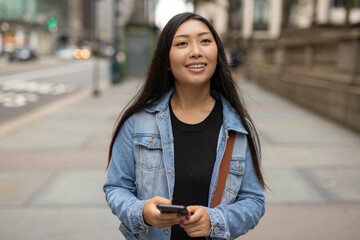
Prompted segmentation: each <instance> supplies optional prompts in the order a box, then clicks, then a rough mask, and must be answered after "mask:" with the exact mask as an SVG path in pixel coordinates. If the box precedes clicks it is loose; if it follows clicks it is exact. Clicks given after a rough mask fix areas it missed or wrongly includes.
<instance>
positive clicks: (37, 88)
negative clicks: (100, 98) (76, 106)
mask: <svg viewBox="0 0 360 240" xmlns="http://www.w3.org/2000/svg"><path fill="white" fill-rule="evenodd" d="M45 60H47V61H45ZM96 63H98V64H97V65H98V72H99V74H98V76H99V79H100V78H101V79H104V78H108V71H109V69H108V61H105V60H104V61H97V62H96ZM22 64H23V65H22ZM93 66H94V62H93V61H91V60H86V61H79V60H68V61H59V60H56V59H54V58H46V59H43V60H39V62H29V63H6V62H5V63H3V65H2V66H1V67H0V112H1V116H0V124H2V123H4V122H7V121H9V120H12V119H14V118H18V117H20V116H22V115H24V114H26V113H28V112H31V111H33V110H35V109H38V108H40V107H42V106H44V105H46V104H48V103H49V102H53V101H55V100H58V99H60V98H63V97H64V96H67V95H69V94H71V93H74V92H78V91H81V90H84V89H85V88H88V87H91V86H92V84H93V78H92V75H93Z"/></svg>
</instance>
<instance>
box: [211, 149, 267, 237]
mask: <svg viewBox="0 0 360 240" xmlns="http://www.w3.org/2000/svg"><path fill="white" fill-rule="evenodd" d="M245 166H246V167H245V175H244V177H243V181H242V184H241V187H240V191H239V193H238V196H237V197H236V199H235V201H234V203H232V204H230V205H226V204H220V205H218V206H217V207H215V208H213V209H212V208H207V211H208V213H209V216H210V221H211V230H210V233H209V236H210V237H212V238H213V239H214V240H217V239H235V238H236V237H238V236H240V235H244V234H245V233H247V232H248V231H249V230H251V229H253V228H254V227H255V226H256V225H257V224H258V222H259V221H260V218H261V217H262V216H263V215H264V213H265V189H264V187H263V186H262V184H261V183H260V181H259V180H258V178H257V176H256V172H255V169H254V166H253V162H252V157H251V153H250V150H249V147H247V150H246V159H245Z"/></svg>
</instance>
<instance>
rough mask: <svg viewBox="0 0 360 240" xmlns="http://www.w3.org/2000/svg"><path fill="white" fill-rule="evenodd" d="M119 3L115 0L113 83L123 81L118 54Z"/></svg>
mask: <svg viewBox="0 0 360 240" xmlns="http://www.w3.org/2000/svg"><path fill="white" fill-rule="evenodd" d="M119 3H120V0H114V1H113V4H114V6H113V7H114V13H113V30H114V38H113V39H114V55H113V56H112V58H111V82H112V83H113V84H116V83H119V82H121V72H120V71H121V69H120V64H119V62H118V59H117V56H118V53H119V51H120V38H119V18H120V14H121V13H120V11H119Z"/></svg>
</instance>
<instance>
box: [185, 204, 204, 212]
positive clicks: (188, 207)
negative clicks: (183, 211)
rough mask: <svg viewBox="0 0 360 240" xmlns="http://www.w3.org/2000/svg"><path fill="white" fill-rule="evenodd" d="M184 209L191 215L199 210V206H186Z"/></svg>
mask: <svg viewBox="0 0 360 240" xmlns="http://www.w3.org/2000/svg"><path fill="white" fill-rule="evenodd" d="M186 208H187V209H188V210H189V212H190V213H191V214H193V213H195V211H196V210H198V209H199V208H201V206H197V205H194V206H187V207H186Z"/></svg>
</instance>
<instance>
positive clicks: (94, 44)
mask: <svg viewBox="0 0 360 240" xmlns="http://www.w3.org/2000/svg"><path fill="white" fill-rule="evenodd" d="M96 1H97V0H91V42H92V57H93V74H92V80H93V96H94V97H97V96H99V94H100V90H99V78H100V72H99V56H98V55H99V51H98V50H99V49H98V43H97V39H96Z"/></svg>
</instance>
